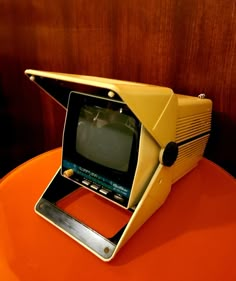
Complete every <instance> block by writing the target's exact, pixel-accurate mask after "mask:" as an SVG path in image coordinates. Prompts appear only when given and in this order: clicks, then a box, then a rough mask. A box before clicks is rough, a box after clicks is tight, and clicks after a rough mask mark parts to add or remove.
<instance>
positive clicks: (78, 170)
mask: <svg viewBox="0 0 236 281" xmlns="http://www.w3.org/2000/svg"><path fill="white" fill-rule="evenodd" d="M25 73H26V75H27V76H28V77H29V79H30V80H31V81H33V82H34V83H36V84H37V85H38V86H39V87H40V88H42V89H43V90H44V91H45V92H46V93H48V94H49V95H50V96H51V97H53V98H54V99H55V100H56V101H57V102H59V103H60V104H61V105H62V106H63V107H64V108H65V109H66V111H67V114H66V120H65V127H64V134H63V142H62V161H61V167H59V170H58V171H57V172H56V174H55V176H54V178H53V179H52V181H51V182H50V183H49V185H48V187H47V188H46V190H45V192H44V193H43V195H42V197H41V198H40V199H39V201H38V202H37V204H36V206H35V211H36V212H37V213H38V214H39V215H40V216H42V217H43V218H45V219H46V220H48V221H49V222H51V223H52V224H53V225H55V226H56V227H58V228H59V229H61V230H62V231H63V232H65V233H66V234H68V235H69V236H71V237H72V238H73V239H74V240H76V241H77V242H79V243H80V244H81V245H83V246H84V247H86V248H87V249H88V250H90V251H91V252H92V253H94V254H95V255H97V256H98V257H99V258H101V259H102V260H104V261H109V260H111V259H112V258H113V257H114V256H115V254H116V253H117V252H118V251H119V249H120V248H121V247H122V246H123V245H124V244H125V242H127V240H128V239H129V238H130V237H131V236H132V235H133V234H134V233H135V232H136V231H137V229H138V228H140V227H141V226H142V225H143V223H144V222H145V221H146V220H147V219H148V218H149V217H150V216H151V215H152V214H153V213H154V212H155V211H156V210H157V209H158V208H159V207H160V206H161V205H162V204H163V203H164V201H165V199H166V198H167V196H168V194H169V192H170V190H171V185H172V184H173V183H174V182H176V181H177V180H178V179H180V178H181V177H183V176H184V175H185V174H186V173H188V172H189V171H190V170H191V169H193V168H194V167H195V166H196V165H197V164H198V161H199V160H200V159H201V157H202V155H203V153H204V149H205V146H206V143H207V141H208V138H209V133H210V128H211V112H212V103H211V101H210V100H208V99H205V98H204V95H200V96H199V97H190V96H184V95H179V94H175V93H173V91H172V90H171V89H169V88H165V87H159V86H154V85H147V84H141V83H133V82H127V81H120V80H113V79H106V78H98V77H90V76H80V75H70V74H63V73H52V72H44V71H37V70H26V71H25ZM78 190H86V191H89V192H88V193H89V194H93V195H94V194H96V200H101V201H104V200H105V201H106V202H109V204H110V205H108V206H115V208H117V209H125V210H127V211H128V212H129V213H130V216H129V219H128V220H127V222H126V223H125V224H124V225H123V226H122V227H121V228H120V229H118V230H117V231H116V233H115V234H114V235H112V237H107V236H105V235H103V234H102V233H99V232H98V231H97V230H95V229H93V228H92V227H91V226H89V225H86V224H85V223H84V222H82V221H80V220H79V219H78V218H77V217H74V216H73V215H71V214H70V213H67V212H66V211H65V210H63V209H62V208H61V207H60V204H58V202H60V201H61V200H63V198H67V197H68V196H69V195H70V194H76V192H77V191H78ZM76 204H80V200H78V202H77V203H76ZM91 204H93V203H91ZM91 207H92V206H91ZM93 207H94V206H93ZM86 210H87V212H90V206H89V205H86ZM90 213H91V212H90ZM92 213H93V214H94V216H96V210H95V211H93V212H92Z"/></svg>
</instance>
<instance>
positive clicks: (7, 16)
mask: <svg viewBox="0 0 236 281" xmlns="http://www.w3.org/2000/svg"><path fill="white" fill-rule="evenodd" d="M235 51H236V1H233V0H191V1H189V0H148V1H144V0H124V1H123V0H90V1H87V0H68V1H65V0H57V1H55V0H52V1H46V0H31V1H29V0H25V1H8V0H0V113H1V115H0V117H1V120H0V132H1V133H0V134H1V137H0V176H2V175H4V174H5V173H7V172H8V171H9V170H11V169H12V168H14V167H15V166H16V165H18V164H20V163H22V162H23V161H25V160H27V159H29V158H31V157H33V156H35V155H37V154H39V153H41V152H43V151H46V150H49V149H51V148H54V147H57V146H60V144H61V136H62V129H63V121H64V114H65V112H64V111H63V109H62V108H60V107H59V106H58V105H57V104H55V103H54V102H53V101H52V100H51V99H50V98H49V97H48V96H46V95H45V94H44V93H42V92H40V90H39V89H37V88H36V86H35V85H33V84H32V83H30V82H29V80H28V79H27V78H26V77H25V76H24V70H25V69H26V68H33V69H40V70H49V71H59V72H67V73H77V74H84V75H96V76H102V77H110V78H117V79H124V80H131V81H137V82H145V83H152V84H156V85H163V86H168V87H170V88H172V89H173V90H174V91H175V92H176V93H182V94H189V95H198V94H199V93H202V92H204V93H206V95H207V97H209V98H211V99H212V100H213V103H214V118H213V132H212V136H211V140H210V142H209V145H208V147H207V150H206V156H207V157H208V158H210V159H211V160H213V161H214V162H216V163H218V164H219V165H221V166H222V167H224V168H225V169H227V170H228V171H229V172H230V173H232V174H233V175H236V150H235V144H236V131H235V129H236V83H235V78H236V56H235V53H236V52H235ZM167 129H168V128H167Z"/></svg>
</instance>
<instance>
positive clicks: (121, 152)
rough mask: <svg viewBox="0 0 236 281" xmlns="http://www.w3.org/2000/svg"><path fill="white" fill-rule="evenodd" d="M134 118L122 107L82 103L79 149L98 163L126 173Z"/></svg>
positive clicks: (134, 129)
mask: <svg viewBox="0 0 236 281" xmlns="http://www.w3.org/2000/svg"><path fill="white" fill-rule="evenodd" d="M135 124H136V123H135V119H134V118H133V117H132V116H129V115H126V114H124V113H123V112H122V108H120V110H113V109H110V108H103V107H100V106H95V105H93V106H91V105H83V106H82V107H81V109H80V114H79V118H78V124H77V133H76V152H77V153H78V154H79V155H81V156H83V157H84V158H86V159H88V160H91V161H93V162H95V163H97V164H99V165H102V166H105V167H107V168H111V169H114V170H117V171H120V172H127V171H128V169H129V161H130V155H131V150H132V144H133V138H134V136H135V134H137V129H136V125H135Z"/></svg>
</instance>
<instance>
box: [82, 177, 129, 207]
mask: <svg viewBox="0 0 236 281" xmlns="http://www.w3.org/2000/svg"><path fill="white" fill-rule="evenodd" d="M82 184H84V185H85V186H88V187H90V188H92V189H94V190H96V191H98V192H100V193H101V194H103V195H105V196H108V195H110V194H111V193H112V192H111V191H110V190H108V189H105V188H104V187H100V186H98V185H96V184H94V183H91V182H90V181H88V180H86V179H84V180H82ZM113 198H114V199H115V200H116V201H118V202H120V203H124V198H123V197H121V196H120V195H118V194H114V196H113Z"/></svg>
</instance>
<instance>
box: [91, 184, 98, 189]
mask: <svg viewBox="0 0 236 281" xmlns="http://www.w3.org/2000/svg"><path fill="white" fill-rule="evenodd" d="M90 187H91V188H92V189H94V190H98V189H99V186H97V185H96V184H94V183H93V184H91V185H90Z"/></svg>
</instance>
